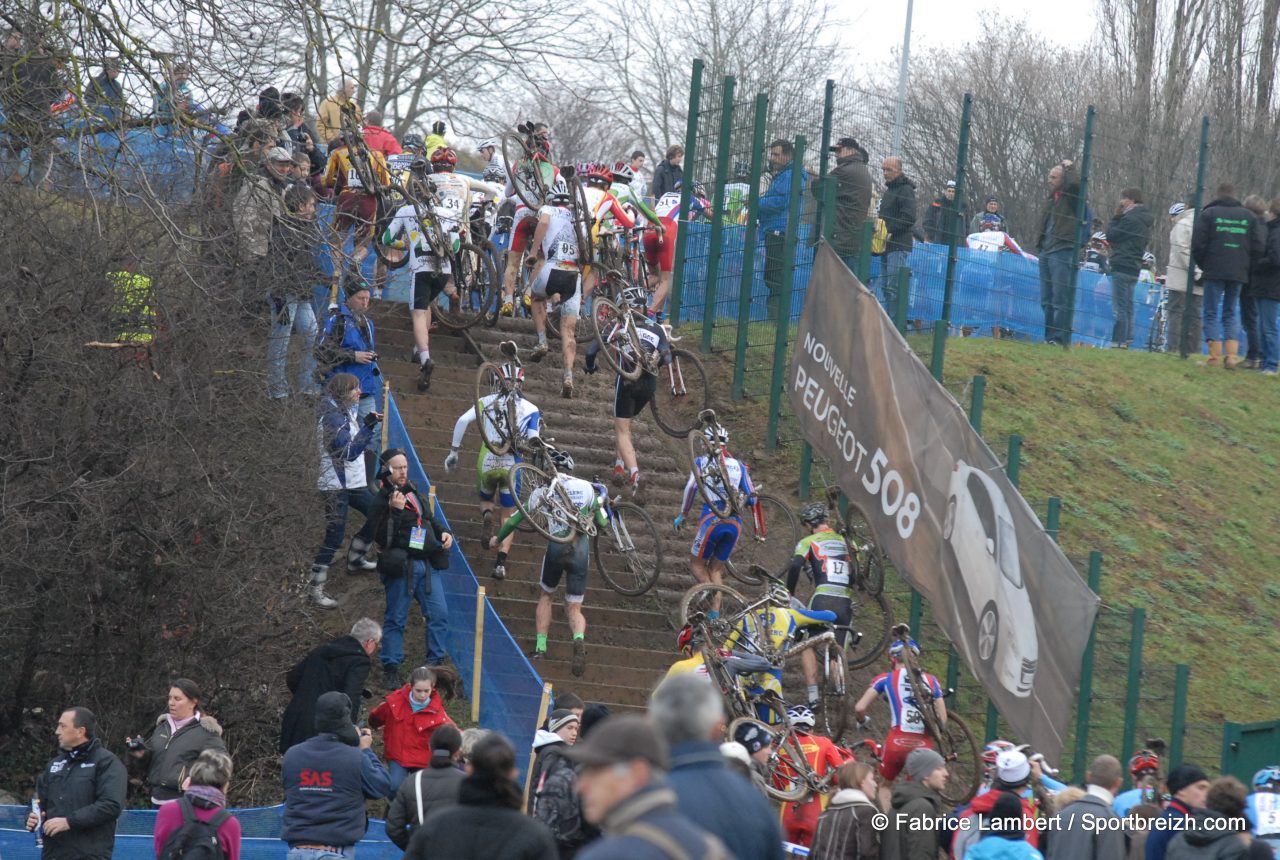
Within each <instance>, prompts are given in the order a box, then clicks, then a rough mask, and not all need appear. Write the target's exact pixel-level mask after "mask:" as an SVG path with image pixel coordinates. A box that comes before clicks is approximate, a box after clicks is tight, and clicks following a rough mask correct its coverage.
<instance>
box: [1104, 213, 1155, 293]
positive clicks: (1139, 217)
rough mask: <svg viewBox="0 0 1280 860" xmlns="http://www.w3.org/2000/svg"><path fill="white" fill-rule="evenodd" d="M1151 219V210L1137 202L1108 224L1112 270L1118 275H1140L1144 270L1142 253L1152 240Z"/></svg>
mask: <svg viewBox="0 0 1280 860" xmlns="http://www.w3.org/2000/svg"><path fill="white" fill-rule="evenodd" d="M1151 219H1152V216H1151V210H1150V209H1149V208H1147V207H1146V206H1144V205H1143V204H1141V203H1136V204H1134V205H1133V206H1131V207H1130V208H1129V211H1128V212H1125V213H1124V214H1122V215H1117V216H1115V217H1114V218H1112V219H1111V221H1110V222H1109V223H1108V224H1107V242H1108V243H1109V244H1110V245H1111V256H1110V257H1109V258H1108V259H1109V262H1110V264H1111V271H1113V272H1115V273H1116V274H1118V275H1131V276H1133V277H1135V278H1136V277H1137V276H1138V272H1140V271H1141V270H1142V255H1143V254H1144V253H1146V250H1147V243H1148V242H1149V241H1151V223H1152V221H1151Z"/></svg>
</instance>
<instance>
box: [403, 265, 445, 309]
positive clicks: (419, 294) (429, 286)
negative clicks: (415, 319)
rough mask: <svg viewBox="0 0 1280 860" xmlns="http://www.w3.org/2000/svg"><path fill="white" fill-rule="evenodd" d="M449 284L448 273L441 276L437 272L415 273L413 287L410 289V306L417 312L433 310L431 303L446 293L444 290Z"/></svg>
mask: <svg viewBox="0 0 1280 860" xmlns="http://www.w3.org/2000/svg"><path fill="white" fill-rule="evenodd" d="M448 284H449V275H448V272H447V271H446V272H443V273H440V274H437V273H436V272H414V273H413V286H412V287H410V291H411V292H412V296H411V298H410V306H411V307H412V308H413V309H414V310H415V311H427V310H431V303H432V302H434V301H435V300H436V297H437V296H439V295H440V294H441V293H443V292H444V288H445V287H446V286H447V285H448Z"/></svg>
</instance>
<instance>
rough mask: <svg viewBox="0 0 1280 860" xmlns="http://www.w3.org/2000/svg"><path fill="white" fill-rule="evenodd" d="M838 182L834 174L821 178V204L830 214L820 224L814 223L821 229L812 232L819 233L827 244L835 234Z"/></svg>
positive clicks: (824, 164)
mask: <svg viewBox="0 0 1280 860" xmlns="http://www.w3.org/2000/svg"><path fill="white" fill-rule="evenodd" d="M823 166H824V167H825V166H826V163H825V162H824V163H823ZM839 184H840V183H838V182H837V181H836V178H835V177H834V176H828V177H826V178H825V179H823V180H822V205H823V207H824V208H825V209H826V210H827V211H828V212H830V213H832V214H831V217H830V218H828V219H827V220H826V221H824V222H822V223H821V224H820V225H815V226H820V227H821V229H819V230H815V231H814V232H815V233H817V234H818V235H820V236H821V237H822V238H823V239H826V240H827V244H828V245H830V244H831V239H832V237H833V236H835V234H836V217H835V211H836V188H837V186H838V185H839Z"/></svg>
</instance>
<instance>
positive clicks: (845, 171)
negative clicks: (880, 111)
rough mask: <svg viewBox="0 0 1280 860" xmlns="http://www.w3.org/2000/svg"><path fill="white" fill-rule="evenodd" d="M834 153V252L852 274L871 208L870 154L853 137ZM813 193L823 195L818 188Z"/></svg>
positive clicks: (835, 146)
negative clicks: (868, 164) (863, 226)
mask: <svg viewBox="0 0 1280 860" xmlns="http://www.w3.org/2000/svg"><path fill="white" fill-rule="evenodd" d="M831 151H832V152H834V153H835V154H836V166H835V167H834V168H832V170H831V175H832V176H834V177H835V179H836V211H835V224H834V226H833V228H832V230H831V249H832V250H833V251H835V252H836V253H837V254H839V255H840V259H841V260H844V264H845V265H846V266H848V267H849V271H851V272H856V271H857V269H858V255H859V254H861V253H862V225H863V224H864V223H866V220H867V211H868V209H869V208H870V207H871V171H870V170H869V169H868V168H867V153H866V152H865V151H864V150H863V149H862V147H861V145H859V143H858V141H856V140H854V139H853V138H852V137H842V138H840V139H839V140H837V141H836V142H835V143H834V144H833V145H832V146H831ZM813 190H814V193H815V194H819V195H820V194H822V189H821V188H818V187H817V185H816V184H815V185H814V189H813Z"/></svg>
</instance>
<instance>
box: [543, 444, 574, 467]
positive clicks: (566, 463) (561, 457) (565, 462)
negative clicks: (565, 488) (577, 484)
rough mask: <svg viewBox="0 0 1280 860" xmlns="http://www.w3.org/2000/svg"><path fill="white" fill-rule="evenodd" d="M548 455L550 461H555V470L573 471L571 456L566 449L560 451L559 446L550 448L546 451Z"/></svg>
mask: <svg viewBox="0 0 1280 860" xmlns="http://www.w3.org/2000/svg"><path fill="white" fill-rule="evenodd" d="M548 456H550V457H551V462H552V463H555V466H556V470H557V471H560V472H572V471H573V456H572V455H571V454H570V453H569V452H568V451H562V450H560V449H559V448H552V449H551V450H550V451H549V452H548Z"/></svg>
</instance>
